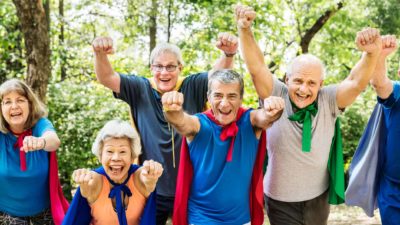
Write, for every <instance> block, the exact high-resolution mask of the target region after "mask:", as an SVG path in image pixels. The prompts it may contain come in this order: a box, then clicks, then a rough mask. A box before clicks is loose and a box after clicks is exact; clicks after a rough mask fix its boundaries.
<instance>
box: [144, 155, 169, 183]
mask: <svg viewBox="0 0 400 225" xmlns="http://www.w3.org/2000/svg"><path fill="white" fill-rule="evenodd" d="M163 171H164V169H163V167H162V165H161V164H160V163H158V162H156V161H153V160H146V161H144V162H143V166H142V170H141V171H140V180H142V182H143V183H144V185H145V186H146V187H148V186H155V184H156V182H157V180H158V178H159V177H160V176H161V175H162V173H163ZM153 188H154V187H153Z"/></svg>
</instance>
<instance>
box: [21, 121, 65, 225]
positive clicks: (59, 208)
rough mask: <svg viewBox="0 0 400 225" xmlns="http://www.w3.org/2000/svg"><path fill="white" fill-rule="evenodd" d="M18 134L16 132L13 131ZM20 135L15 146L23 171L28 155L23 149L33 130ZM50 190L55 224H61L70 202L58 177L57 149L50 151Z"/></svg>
mask: <svg viewBox="0 0 400 225" xmlns="http://www.w3.org/2000/svg"><path fill="white" fill-rule="evenodd" d="M13 134H16V133H13ZM16 135H19V136H18V138H17V142H16V143H15V144H14V148H17V150H19V158H20V168H21V170H22V171H26V155H25V152H24V151H21V150H20V149H21V147H22V146H23V141H24V138H25V137H26V136H32V130H31V129H28V130H26V131H24V132H22V133H21V134H16ZM49 191H50V208H51V215H52V217H53V221H54V224H55V225H61V223H62V221H63V219H64V216H65V214H66V213H67V210H68V206H69V203H68V201H67V200H66V199H65V197H64V193H63V191H62V188H61V185H60V180H59V179H58V163H57V155H56V152H55V151H52V152H49Z"/></svg>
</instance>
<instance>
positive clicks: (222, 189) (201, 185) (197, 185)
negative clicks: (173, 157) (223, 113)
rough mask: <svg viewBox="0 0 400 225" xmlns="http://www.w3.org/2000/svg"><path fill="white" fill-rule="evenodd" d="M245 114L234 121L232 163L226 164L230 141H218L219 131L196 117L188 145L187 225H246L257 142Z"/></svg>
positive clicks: (229, 139) (212, 124) (247, 116)
mask: <svg viewBox="0 0 400 225" xmlns="http://www.w3.org/2000/svg"><path fill="white" fill-rule="evenodd" d="M250 111H251V110H247V111H246V112H245V113H244V114H243V115H242V117H241V118H240V119H239V121H237V126H238V128H239V131H238V133H237V136H236V139H235V143H234V149H233V155H232V161H231V162H227V161H226V155H227V153H228V149H229V146H230V143H231V138H228V139H227V140H226V141H221V140H220V138H219V136H220V134H221V131H222V129H221V127H220V126H218V125H216V124H215V123H214V122H212V121H210V120H209V119H208V117H207V116H206V115H204V114H196V116H197V117H198V118H199V120H200V131H199V133H197V134H196V136H195V137H194V139H193V141H192V142H190V143H189V154H190V159H191V162H192V165H193V181H192V186H191V190H190V196H189V201H188V220H189V224H196V225H200V224H207V225H213V224H224V225H228V224H229V225H239V224H245V223H248V222H250V219H251V218H250V202H249V198H250V193H249V191H250V184H251V176H252V173H253V167H254V163H255V159H256V156H257V148H258V139H257V137H256V136H255V133H254V131H253V127H252V125H251V122H250Z"/></svg>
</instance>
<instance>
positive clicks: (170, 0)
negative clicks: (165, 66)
mask: <svg viewBox="0 0 400 225" xmlns="http://www.w3.org/2000/svg"><path fill="white" fill-rule="evenodd" d="M172 4H173V1H172V0H169V1H168V27H167V42H168V43H169V39H170V38H171V27H172V21H171V14H172Z"/></svg>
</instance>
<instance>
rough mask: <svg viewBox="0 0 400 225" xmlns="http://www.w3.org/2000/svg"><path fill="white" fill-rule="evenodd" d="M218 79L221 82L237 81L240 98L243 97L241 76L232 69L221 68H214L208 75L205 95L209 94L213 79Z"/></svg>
mask: <svg viewBox="0 0 400 225" xmlns="http://www.w3.org/2000/svg"><path fill="white" fill-rule="evenodd" d="M215 80H216V81H219V82H221V83H223V84H231V83H236V82H237V83H239V86H240V98H243V93H244V82H243V76H242V75H241V74H239V73H238V72H236V71H234V70H229V69H223V70H216V71H214V72H213V73H212V74H211V75H210V76H209V77H208V91H207V95H208V96H209V95H210V94H211V91H212V90H211V85H212V83H213V81H215Z"/></svg>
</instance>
